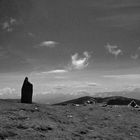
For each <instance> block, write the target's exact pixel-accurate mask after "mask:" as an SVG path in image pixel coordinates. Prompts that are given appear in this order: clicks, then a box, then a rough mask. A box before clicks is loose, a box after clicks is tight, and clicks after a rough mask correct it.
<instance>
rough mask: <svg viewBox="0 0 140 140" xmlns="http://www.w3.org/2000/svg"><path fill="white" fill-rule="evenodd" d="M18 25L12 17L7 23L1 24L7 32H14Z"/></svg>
mask: <svg viewBox="0 0 140 140" xmlns="http://www.w3.org/2000/svg"><path fill="white" fill-rule="evenodd" d="M17 24H18V22H17V20H16V19H14V18H13V17H10V18H9V19H8V20H7V21H4V22H3V23H1V25H2V29H3V30H5V31H7V32H12V31H13V28H14V26H15V25H17Z"/></svg>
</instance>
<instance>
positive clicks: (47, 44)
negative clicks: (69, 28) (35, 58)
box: [38, 41, 58, 48]
mask: <svg viewBox="0 0 140 140" xmlns="http://www.w3.org/2000/svg"><path fill="white" fill-rule="evenodd" d="M57 44H58V42H55V41H43V42H41V43H40V44H39V46H38V47H48V48H54V47H56V45H57Z"/></svg>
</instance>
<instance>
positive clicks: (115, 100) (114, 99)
mask: <svg viewBox="0 0 140 140" xmlns="http://www.w3.org/2000/svg"><path fill="white" fill-rule="evenodd" d="M88 100H95V101H96V102H97V103H105V104H108V105H128V104H129V103H130V102H131V101H132V100H135V101H136V103H137V104H138V105H140V100H137V99H133V98H127V97H122V96H111V97H104V98H101V97H90V96H84V97H80V98H77V99H73V100H68V101H64V102H61V103H57V104H54V105H68V104H84V103H85V102H86V101H88Z"/></svg>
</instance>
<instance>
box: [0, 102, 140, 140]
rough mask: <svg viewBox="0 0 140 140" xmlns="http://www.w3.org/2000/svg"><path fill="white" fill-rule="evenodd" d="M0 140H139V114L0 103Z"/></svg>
mask: <svg viewBox="0 0 140 140" xmlns="http://www.w3.org/2000/svg"><path fill="white" fill-rule="evenodd" d="M0 139H3V140H4V139H5V140H139V139H140V111H139V109H136V108H131V107H128V106H106V107H104V106H102V105H101V104H96V105H86V106H84V105H80V106H73V105H66V106H62V105H56V106H51V105H41V104H21V103H16V102H15V101H14V102H12V101H7V100H0Z"/></svg>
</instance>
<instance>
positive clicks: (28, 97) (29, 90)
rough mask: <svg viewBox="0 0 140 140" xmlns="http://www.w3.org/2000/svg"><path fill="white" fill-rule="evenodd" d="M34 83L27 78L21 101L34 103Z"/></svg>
mask: <svg viewBox="0 0 140 140" xmlns="http://www.w3.org/2000/svg"><path fill="white" fill-rule="evenodd" d="M32 95H33V85H32V84H31V83H30V82H29V81H28V77H26V78H25V80H24V82H23V86H22V89H21V103H29V104H31V103H32Z"/></svg>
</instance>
